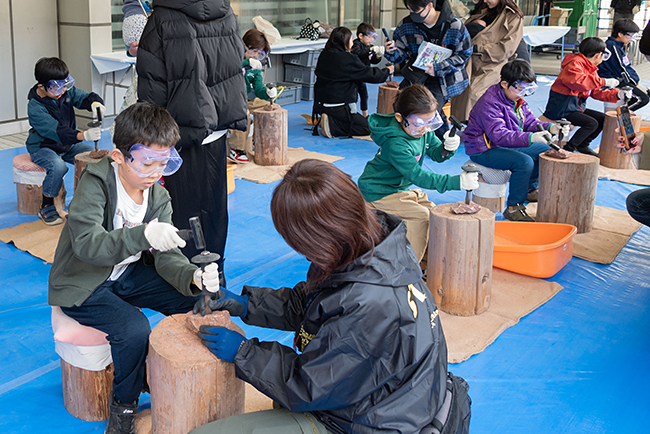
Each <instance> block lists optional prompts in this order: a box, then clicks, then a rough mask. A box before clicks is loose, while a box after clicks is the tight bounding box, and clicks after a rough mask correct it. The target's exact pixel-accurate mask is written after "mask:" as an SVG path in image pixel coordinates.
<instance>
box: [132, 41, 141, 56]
mask: <svg viewBox="0 0 650 434" xmlns="http://www.w3.org/2000/svg"><path fill="white" fill-rule="evenodd" d="M139 46H140V42H139V41H135V42H133V43H132V44H131V45H129V54H130V55H131V56H133V57H136V56H137V55H138V47H139Z"/></svg>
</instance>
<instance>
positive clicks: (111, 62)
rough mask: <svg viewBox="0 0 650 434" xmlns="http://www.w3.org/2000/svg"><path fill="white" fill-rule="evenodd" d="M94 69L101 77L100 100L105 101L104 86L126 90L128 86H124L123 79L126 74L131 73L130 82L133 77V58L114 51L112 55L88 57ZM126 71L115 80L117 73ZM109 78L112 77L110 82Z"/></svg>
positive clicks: (123, 52) (124, 53)
mask: <svg viewBox="0 0 650 434" xmlns="http://www.w3.org/2000/svg"><path fill="white" fill-rule="evenodd" d="M90 60H91V61H92V63H93V65H94V66H95V69H97V72H99V74H100V75H101V77H102V98H103V99H104V101H106V86H108V85H110V86H114V87H122V88H128V87H129V85H126V84H124V78H125V77H127V75H128V72H129V71H130V72H131V81H133V79H134V77H135V60H136V58H135V57H129V56H127V55H126V51H115V52H112V53H101V54H93V55H91V56H90ZM125 69H126V70H127V71H126V72H127V73H125V74H123V75H122V78H121V79H120V80H119V81H116V80H115V73H116V72H118V71H123V70H125ZM109 76H112V81H109Z"/></svg>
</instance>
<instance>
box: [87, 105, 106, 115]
mask: <svg viewBox="0 0 650 434" xmlns="http://www.w3.org/2000/svg"><path fill="white" fill-rule="evenodd" d="M97 109H99V113H101V115H102V119H104V113H106V107H104V104H102V103H101V102H99V101H94V102H93V103H92V104H90V111H91V112H92V113H93V116H94V115H96V114H97Z"/></svg>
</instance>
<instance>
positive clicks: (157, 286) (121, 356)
mask: <svg viewBox="0 0 650 434" xmlns="http://www.w3.org/2000/svg"><path fill="white" fill-rule="evenodd" d="M198 297H199V296H196V297H187V296H184V295H182V294H181V293H180V292H178V291H177V290H176V289H175V288H174V287H173V286H171V285H170V284H169V283H167V282H166V281H165V280H164V279H163V278H162V277H160V275H159V274H158V273H157V272H156V269H155V267H153V266H146V265H144V263H143V262H142V259H140V260H139V261H138V262H135V263H133V264H131V265H129V267H128V268H127V269H126V270H124V273H122V275H121V276H120V277H119V278H118V279H117V280H115V281H112V282H109V281H106V282H104V283H103V284H101V285H100V286H98V287H97V289H95V291H93V293H92V294H91V295H90V297H88V299H87V300H86V301H84V302H83V304H82V305H81V306H73V307H61V310H62V311H63V312H64V313H65V314H66V315H68V316H69V317H71V318H74V319H76V320H77V321H79V323H81V324H83V325H86V326H89V327H93V328H96V329H98V330H101V331H103V332H104V333H106V334H108V338H107V339H108V341H109V342H110V344H111V355H112V356H113V368H114V371H115V372H114V374H115V377H114V378H113V393H114V394H115V397H116V398H117V399H119V400H120V401H122V402H133V401H135V400H136V399H138V396H140V391H141V390H142V385H143V382H144V365H145V360H146V357H147V350H148V347H149V333H150V332H151V328H150V326H149V320H148V319H147V317H146V316H145V315H144V313H142V311H141V310H140V309H138V308H145V307H146V308H150V309H154V310H156V311H158V312H161V313H163V314H164V315H172V314H176V313H185V312H188V311H190V310H192V308H193V307H194V303H195V302H196V301H197V300H198Z"/></svg>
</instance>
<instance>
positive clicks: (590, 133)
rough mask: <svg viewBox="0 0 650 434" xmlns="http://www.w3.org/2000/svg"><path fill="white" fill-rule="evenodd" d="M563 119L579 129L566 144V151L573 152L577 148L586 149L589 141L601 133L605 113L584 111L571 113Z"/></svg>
mask: <svg viewBox="0 0 650 434" xmlns="http://www.w3.org/2000/svg"><path fill="white" fill-rule="evenodd" d="M565 118H566V120H568V121H569V122H571V124H572V125H575V126H578V127H580V129H578V131H576V132H575V134H573V137H571V140H569V142H568V143H567V144H566V147H567V148H568V150H570V151H573V150H575V149H578V148H586V147H588V146H589V144H590V143H591V141H592V140H593V139H595V138H596V137H598V134H600V133H601V131H603V123H604V122H605V113H603V112H599V111H596V110H591V109H586V110H585V111H584V113H583V112H573V113H571V114H568V115H566V116H565Z"/></svg>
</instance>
